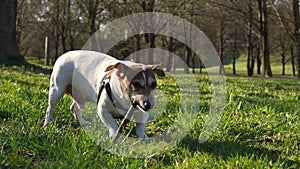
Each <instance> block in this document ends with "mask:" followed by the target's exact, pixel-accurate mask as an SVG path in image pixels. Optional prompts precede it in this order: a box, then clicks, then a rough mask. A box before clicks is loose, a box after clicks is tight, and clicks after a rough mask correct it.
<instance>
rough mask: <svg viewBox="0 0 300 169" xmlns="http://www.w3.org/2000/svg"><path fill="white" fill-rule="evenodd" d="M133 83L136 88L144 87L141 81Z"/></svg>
mask: <svg viewBox="0 0 300 169" xmlns="http://www.w3.org/2000/svg"><path fill="white" fill-rule="evenodd" d="M132 85H133V87H134V88H136V89H139V88H142V85H141V83H139V82H133V83H132Z"/></svg>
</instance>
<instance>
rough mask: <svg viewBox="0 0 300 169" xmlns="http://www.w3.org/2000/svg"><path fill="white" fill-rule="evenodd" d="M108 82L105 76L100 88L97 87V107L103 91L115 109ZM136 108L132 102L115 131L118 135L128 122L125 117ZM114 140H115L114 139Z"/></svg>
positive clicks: (108, 79)
mask: <svg viewBox="0 0 300 169" xmlns="http://www.w3.org/2000/svg"><path fill="white" fill-rule="evenodd" d="M109 81H110V76H105V78H104V80H103V82H102V83H101V85H100V87H99V92H98V95H97V105H98V103H99V100H100V97H101V93H102V92H103V90H104V89H105V90H106V93H107V95H108V97H109V99H110V101H111V102H112V104H113V106H114V107H116V105H115V103H114V101H113V97H112V92H111V87H110V84H109ZM136 107H137V103H136V102H133V103H132V104H131V106H130V108H129V110H128V111H127V113H126V115H125V116H124V117H123V120H122V122H121V124H120V126H119V128H118V130H117V132H118V133H121V132H122V130H123V128H125V126H126V125H127V124H128V123H129V122H130V120H129V119H127V117H128V116H129V114H131V113H132V109H135V108H136ZM115 139H116V138H115Z"/></svg>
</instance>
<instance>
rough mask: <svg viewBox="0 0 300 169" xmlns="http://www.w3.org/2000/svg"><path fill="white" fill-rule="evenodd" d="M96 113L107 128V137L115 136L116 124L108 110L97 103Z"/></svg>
mask: <svg viewBox="0 0 300 169" xmlns="http://www.w3.org/2000/svg"><path fill="white" fill-rule="evenodd" d="M98 115H99V117H100V119H101V121H102V123H103V124H104V125H105V126H106V127H107V128H108V131H109V137H116V136H117V135H118V133H117V130H118V125H117V123H116V122H115V120H114V118H113V117H112V115H111V113H110V112H109V110H108V109H106V108H104V107H102V106H99V105H98Z"/></svg>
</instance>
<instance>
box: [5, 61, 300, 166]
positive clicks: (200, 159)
mask: <svg viewBox="0 0 300 169" xmlns="http://www.w3.org/2000/svg"><path fill="white" fill-rule="evenodd" d="M49 77H50V75H49V74H46V75H44V74H37V73H33V72H31V71H28V70H27V69H25V68H22V67H16V66H12V67H2V68H1V69H0V131H1V136H0V168H180V169H181V168H299V167H300V148H299V147H300V133H299V131H300V116H299V115H300V109H299V106H300V93H299V89H300V88H299V86H300V81H299V80H295V79H278V78H277V79H263V78H236V77H228V78H227V84H226V86H227V93H228V96H227V98H228V103H227V105H226V107H225V110H224V112H223V116H222V119H221V122H220V124H219V127H218V129H217V130H216V131H215V132H214V133H213V134H212V136H211V137H210V138H209V139H208V140H207V141H206V142H204V143H199V142H198V138H199V134H200V133H201V131H202V127H203V123H204V121H203V119H204V118H203V114H205V113H207V111H208V109H209V106H210V104H211V103H210V98H211V86H210V82H209V79H208V77H207V76H206V75H197V76H196V80H197V84H198V86H199V92H200V95H201V98H202V99H201V101H200V102H199V105H200V110H201V111H200V112H199V115H198V118H197V119H196V123H195V125H193V126H192V127H191V130H190V131H189V132H188V134H187V136H185V137H184V138H183V140H182V141H181V142H179V144H178V145H177V146H175V147H173V148H170V149H169V150H168V151H166V152H163V153H161V154H157V155H155V156H152V157H150V158H129V157H122V156H118V155H115V154H112V153H110V152H108V151H107V150H106V149H104V148H103V147H101V146H99V145H97V144H96V143H95V142H94V141H93V140H92V139H91V138H90V137H89V136H88V135H87V134H86V133H85V132H84V131H83V129H82V128H81V126H80V125H79V124H78V123H77V121H76V120H75V119H74V118H73V116H72V114H71V113H70V111H69V105H70V103H71V98H70V97H69V96H67V97H64V99H63V100H62V101H61V102H60V104H59V105H58V107H57V108H56V115H55V122H54V123H53V124H51V125H50V126H48V127H46V128H43V127H42V124H43V120H44V116H45V110H46V108H47V98H48V96H47V94H48V86H49ZM186 83H187V84H188V81H187V82H186ZM159 88H160V89H165V90H170V93H172V92H174V91H173V90H172V89H173V88H174V84H172V80H170V79H169V78H167V79H160V81H159ZM166 99H168V100H167V101H168V103H169V104H170V108H172V107H173V106H175V107H176V105H177V104H179V102H180V101H178V99H177V98H176V95H174V97H172V96H170V97H168V98H166ZM173 116H174V115H168V114H167V115H165V116H163V117H162V118H161V119H158V121H157V122H156V123H151V124H149V126H148V128H147V132H148V133H159V132H160V131H162V130H164V129H165V128H166V126H168V125H170V124H172V121H173V120H174V118H173ZM133 133H134V132H133Z"/></svg>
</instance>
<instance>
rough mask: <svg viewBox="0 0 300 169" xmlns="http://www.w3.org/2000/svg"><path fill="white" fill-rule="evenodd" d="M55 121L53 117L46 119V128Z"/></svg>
mask: <svg viewBox="0 0 300 169" xmlns="http://www.w3.org/2000/svg"><path fill="white" fill-rule="evenodd" d="M53 121H54V119H53V118H52V117H46V118H45V122H44V125H43V126H44V127H45V126H47V125H48V124H50V123H52V122H53Z"/></svg>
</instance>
